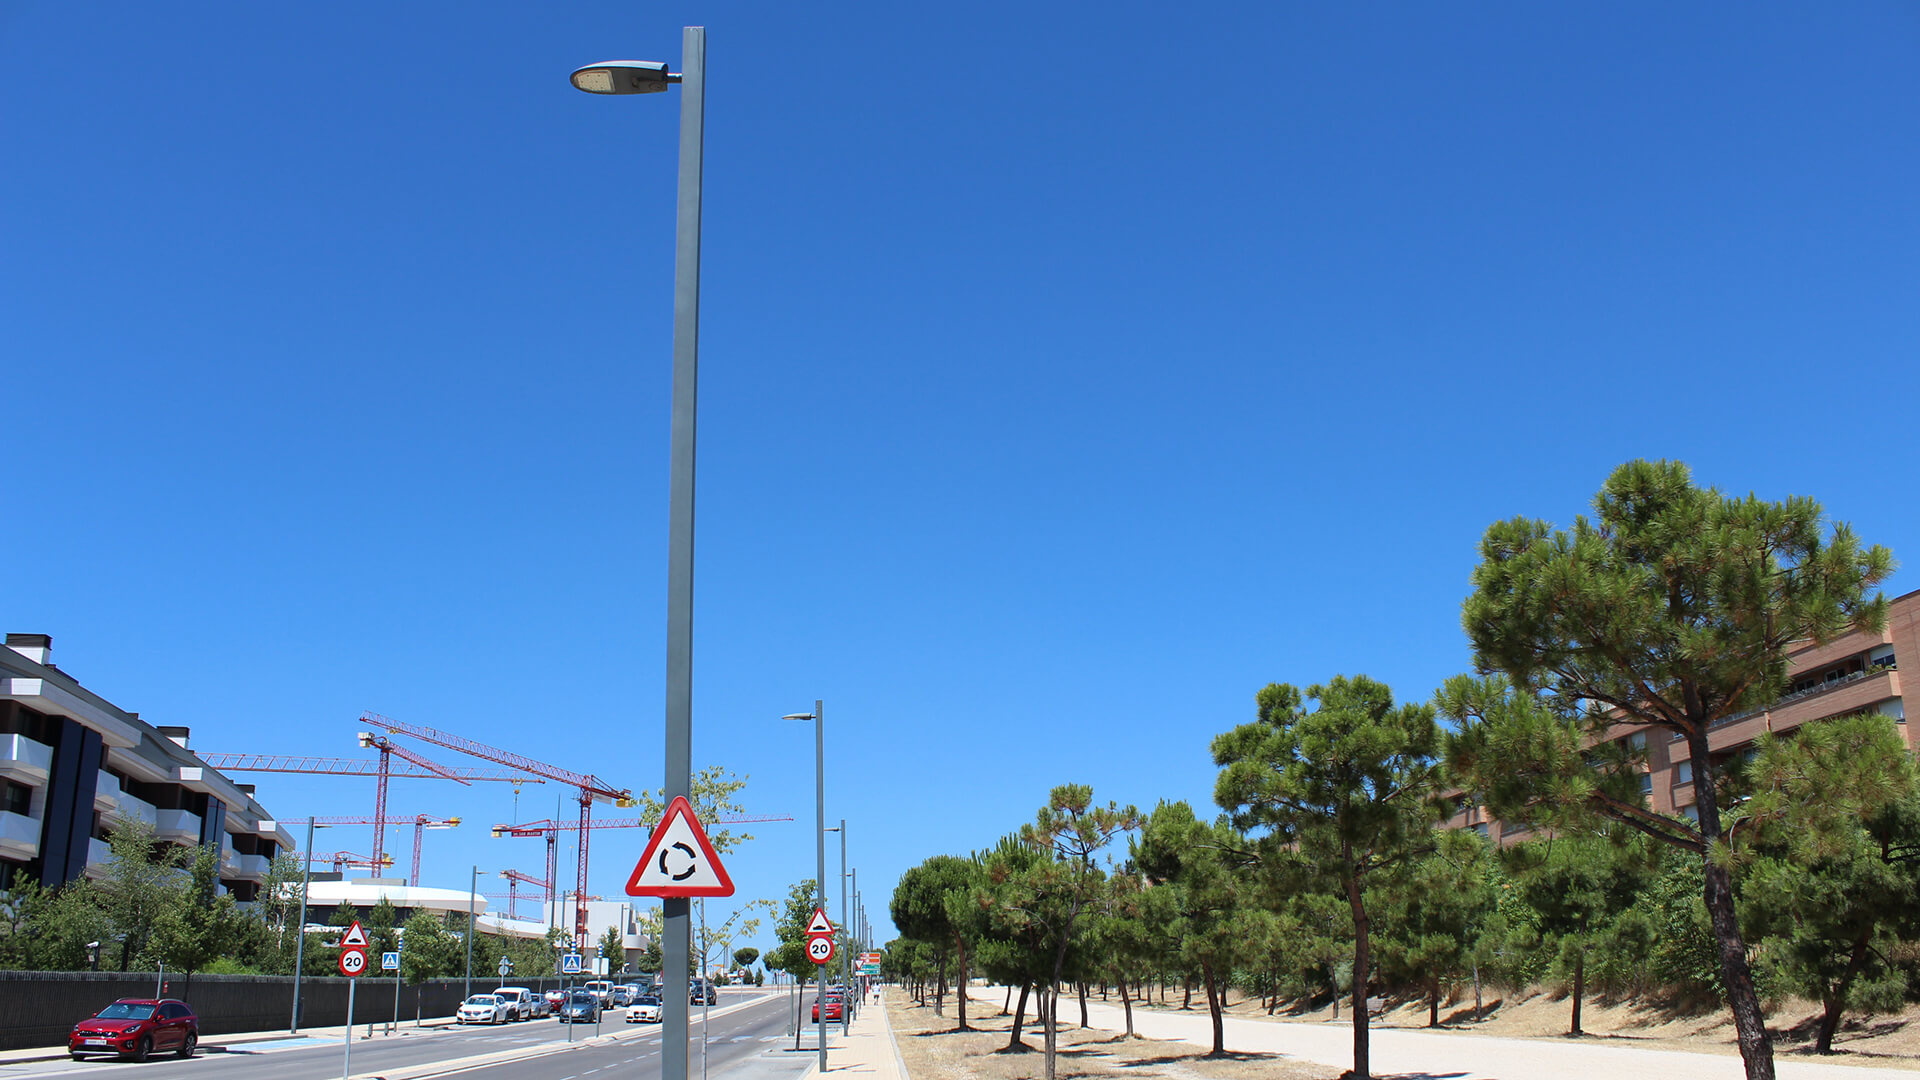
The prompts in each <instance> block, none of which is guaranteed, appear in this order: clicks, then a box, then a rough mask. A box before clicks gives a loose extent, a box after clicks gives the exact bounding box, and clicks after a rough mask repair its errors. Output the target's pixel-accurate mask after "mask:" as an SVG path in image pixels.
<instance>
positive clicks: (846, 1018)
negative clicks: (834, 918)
mask: <svg viewBox="0 0 1920 1080" xmlns="http://www.w3.org/2000/svg"><path fill="white" fill-rule="evenodd" d="M834 831H835V832H838V833H839V834H840V923H841V928H840V929H841V933H840V939H841V941H842V942H843V943H845V944H846V945H847V946H851V945H852V944H853V920H851V919H849V918H847V911H848V908H847V819H846V818H841V819H840V827H839V828H838V829H836V830H834ZM852 952H853V949H852V948H850V947H849V948H843V949H841V950H840V1032H841V1034H843V1035H850V1034H852V1033H853V1006H852V1004H851V1003H850V1002H849V1001H848V1000H847V998H848V997H849V996H850V995H851V994H852V993H853V957H852V956H851V955H850V954H851V953H852Z"/></svg>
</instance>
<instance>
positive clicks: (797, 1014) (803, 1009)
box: [793, 975, 807, 1050]
mask: <svg viewBox="0 0 1920 1080" xmlns="http://www.w3.org/2000/svg"><path fill="white" fill-rule="evenodd" d="M806 1017H807V977H806V976H805V975H802V976H800V993H799V996H797V997H796V998H795V999H794V1002H793V1048H794V1049H795V1050H798V1049H800V1030H801V1029H802V1028H804V1027H806V1026H807V1024H806Z"/></svg>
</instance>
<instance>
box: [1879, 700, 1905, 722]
mask: <svg viewBox="0 0 1920 1080" xmlns="http://www.w3.org/2000/svg"><path fill="white" fill-rule="evenodd" d="M1875 708H1877V709H1878V710H1879V712H1880V715H1881V716H1891V717H1893V720H1894V722H1895V723H1897V724H1904V723H1906V722H1907V705H1906V702H1905V701H1903V700H1902V699H1900V698H1893V699H1892V700H1890V701H1883V702H1881V703H1880V704H1879V705H1877V706H1875Z"/></svg>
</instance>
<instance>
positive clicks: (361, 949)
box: [339, 922, 367, 1078]
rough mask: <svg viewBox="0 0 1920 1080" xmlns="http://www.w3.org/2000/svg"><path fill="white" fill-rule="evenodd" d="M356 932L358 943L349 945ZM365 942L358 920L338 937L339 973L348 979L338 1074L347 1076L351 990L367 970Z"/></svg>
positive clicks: (350, 1050)
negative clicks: (345, 1026)
mask: <svg viewBox="0 0 1920 1080" xmlns="http://www.w3.org/2000/svg"><path fill="white" fill-rule="evenodd" d="M356 934H357V935H359V938H360V943H359V944H358V945H349V944H348V942H349V941H351V940H352V939H353V937H354V935H356ZM366 943H367V932H366V931H365V930H362V929H360V924H359V923H358V922H356V923H354V924H353V928H352V929H351V930H349V931H347V934H346V935H345V936H343V937H342V938H341V939H340V946H341V948H340V961H339V967H340V974H342V975H345V976H346V977H347V979H348V982H347V1034H346V1038H345V1039H343V1040H342V1041H341V1046H342V1047H343V1049H342V1050H341V1053H340V1068H341V1072H340V1075H341V1076H342V1077H348V1078H350V1077H352V1076H353V992H354V989H355V988H356V987H358V986H359V985H360V973H361V972H363V971H365V970H367V950H366V948H365V945H366Z"/></svg>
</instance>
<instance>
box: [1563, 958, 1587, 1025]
mask: <svg viewBox="0 0 1920 1080" xmlns="http://www.w3.org/2000/svg"><path fill="white" fill-rule="evenodd" d="M1586 993H1587V950H1586V949H1584V948H1583V949H1581V950H1580V952H1579V955H1577V956H1575V957H1574V958H1573V1026H1572V1027H1571V1028H1569V1029H1568V1030H1567V1034H1569V1035H1585V1034H1586V1032H1584V1031H1581V1030H1580V999H1581V998H1583V997H1585V996H1586Z"/></svg>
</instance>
